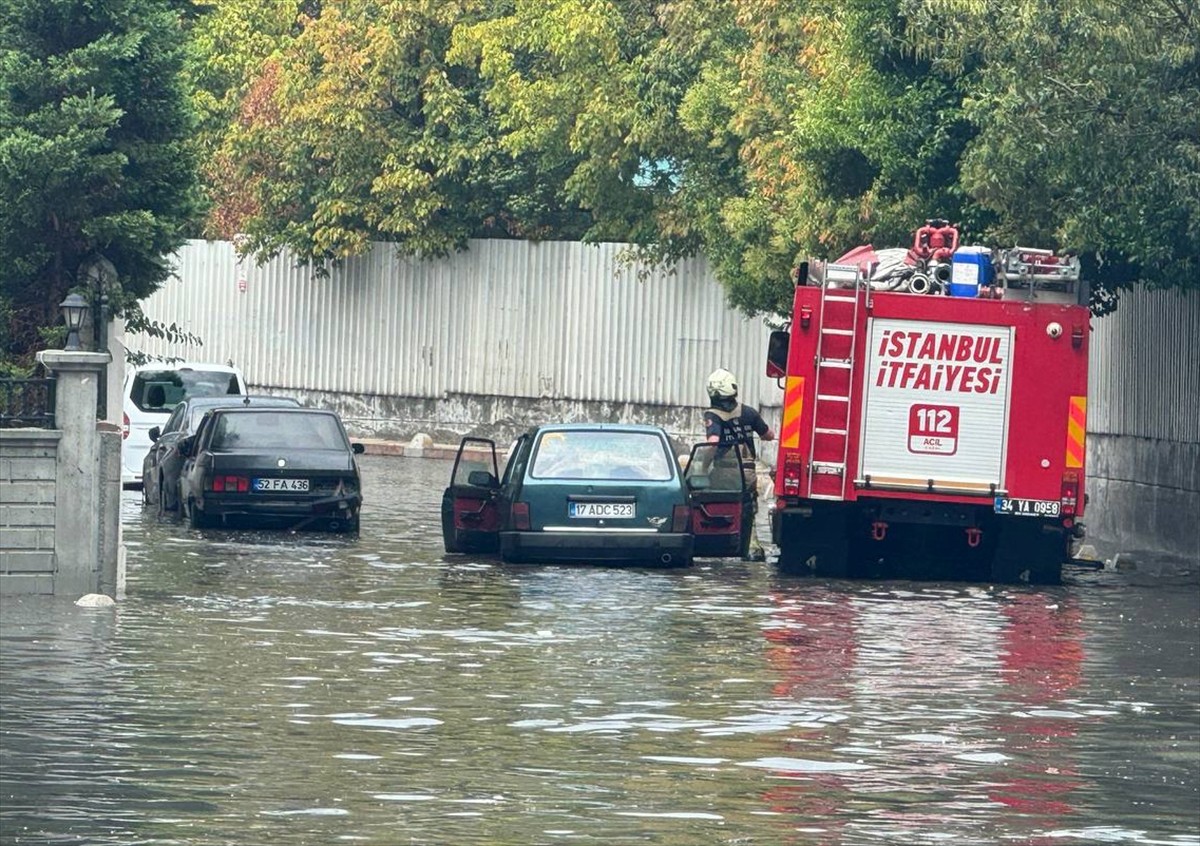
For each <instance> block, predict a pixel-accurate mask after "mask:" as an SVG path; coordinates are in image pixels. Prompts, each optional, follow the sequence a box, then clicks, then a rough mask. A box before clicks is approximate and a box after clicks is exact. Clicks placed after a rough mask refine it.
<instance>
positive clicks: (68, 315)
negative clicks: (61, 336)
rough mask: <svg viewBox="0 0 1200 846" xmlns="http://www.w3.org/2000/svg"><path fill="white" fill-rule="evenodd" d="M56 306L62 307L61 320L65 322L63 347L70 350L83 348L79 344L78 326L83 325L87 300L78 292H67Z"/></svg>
mask: <svg viewBox="0 0 1200 846" xmlns="http://www.w3.org/2000/svg"><path fill="white" fill-rule="evenodd" d="M58 307H59V308H61V309H62V313H63V322H64V323H66V324H67V342H66V344H64V345H63V349H64V350H68V351H72V352H75V351H78V350H81V349H83V347H81V346H80V345H79V328H80V327H81V326H83V317H84V315H85V314H86V313H87V310H88V307H89V306H88V304H87V300H85V299H84V298H83V297H81V296H79V295H78V294H68V295H67V298H66V299H65V300H63V301H62V302H61V303H59V304H58Z"/></svg>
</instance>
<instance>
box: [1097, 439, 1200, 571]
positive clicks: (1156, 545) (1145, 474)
mask: <svg viewBox="0 0 1200 846" xmlns="http://www.w3.org/2000/svg"><path fill="white" fill-rule="evenodd" d="M1088 461H1089V463H1090V472H1091V478H1090V484H1089V488H1090V497H1091V504H1092V505H1091V507H1089V510H1088V514H1087V526H1088V536H1089V537H1090V538H1091V539H1092V540H1093V541H1095V542H1096V543H1097V544H1099V545H1101V546H1102V547H1105V548H1106V549H1105V551H1106V552H1108V553H1109V554H1110V555H1111V554H1114V553H1116V552H1126V553H1130V552H1134V553H1142V554H1143V556H1142V557H1146V555H1145V554H1148V555H1149V556H1150V557H1163V556H1165V557H1177V558H1180V559H1182V560H1183V561H1184V562H1186V561H1191V562H1193V563H1195V564H1196V565H1197V566H1200V444H1194V443H1182V442H1179V441H1167V440H1157V439H1151V438H1136V437H1132V436H1127V435H1104V434H1093V435H1092V436H1091V438H1090V442H1089V444H1088Z"/></svg>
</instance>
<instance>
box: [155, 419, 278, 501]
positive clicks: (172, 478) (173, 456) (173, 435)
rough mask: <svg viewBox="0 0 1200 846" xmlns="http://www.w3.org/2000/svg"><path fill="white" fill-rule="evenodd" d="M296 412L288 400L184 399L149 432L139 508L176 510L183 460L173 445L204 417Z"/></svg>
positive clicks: (193, 429) (190, 431) (192, 432)
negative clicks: (217, 412)
mask: <svg viewBox="0 0 1200 846" xmlns="http://www.w3.org/2000/svg"><path fill="white" fill-rule="evenodd" d="M250 406H253V407H254V408H268V407H270V408H299V407H300V403H299V402H297V401H296V400H294V399H292V398H291V397H271V396H222V397H187V398H185V399H184V400H183V401H182V402H181V403H179V405H177V406H175V409H174V410H173V411H172V412H171V416H170V417H168V418H167V422H166V423H164V424H163V425H162V426H161V427H159V426H155V427H153V428H152V429H150V431H149V433H148V434H149V436H150V441H151V443H150V449H149V450H148V451H147V452H146V457H145V459H144V460H143V461H142V504H143V505H148V506H151V505H152V506H156V507H157V508H158V513H159V514H160V515H161V514H164V513H165V512H167V511H175V510H177V509H178V508H179V471H180V470H182V469H183V460H184V459H183V456H182V455H180V454H179V450H178V449H177V448H176V445H177V444H178V443H179V441H180V440H182V439H183V438H186V437H187V436H188V435H191V434H194V433H195V431H196V427H197V426H199V425H200V420H201V419H202V418H203V417H204V415H205V414H206V413H207V412H209V411H212V410H213V409H214V408H232V407H238V408H241V407H250Z"/></svg>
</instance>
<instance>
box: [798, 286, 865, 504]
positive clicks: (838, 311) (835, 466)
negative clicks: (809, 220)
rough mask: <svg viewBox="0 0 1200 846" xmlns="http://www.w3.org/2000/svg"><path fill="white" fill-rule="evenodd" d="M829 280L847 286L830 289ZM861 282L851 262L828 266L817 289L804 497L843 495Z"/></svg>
mask: <svg viewBox="0 0 1200 846" xmlns="http://www.w3.org/2000/svg"><path fill="white" fill-rule="evenodd" d="M831 284H840V285H846V286H848V287H837V288H834V287H830V285H831ZM864 284H866V283H864V280H863V279H862V278H861V277H860V274H859V272H858V268H857V267H855V266H853V265H829V266H828V267H827V268H826V269H825V284H824V285H823V286H822V287H821V306H820V313H819V315H818V322H817V326H818V327H819V331H820V338H819V340H818V342H817V356H816V359H817V360H816V368H815V369H816V384H815V385H814V391H815V394H816V401H815V403H814V404H813V415H812V432H811V433H810V434H811V438H810V440H809V443H810V444H811V450H812V455H811V458H810V461H809V472H808V492H807V496H808V498H810V499H833V500H841V499H845V498H846V462H847V458H848V456H849V453H850V392H851V388H852V386H853V383H854V379H853V376H854V353H855V346H856V344H855V339H856V337H857V329H858V311H859V307H860V304H861V303H862V297H863V286H864Z"/></svg>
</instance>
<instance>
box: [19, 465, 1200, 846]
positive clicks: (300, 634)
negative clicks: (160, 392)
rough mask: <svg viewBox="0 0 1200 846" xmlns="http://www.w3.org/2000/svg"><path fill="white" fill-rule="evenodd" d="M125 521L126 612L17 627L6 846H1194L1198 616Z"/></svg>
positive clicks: (399, 513)
mask: <svg viewBox="0 0 1200 846" xmlns="http://www.w3.org/2000/svg"><path fill="white" fill-rule="evenodd" d="M362 466H363V472H364V478H365V483H366V493H367V505H366V507H365V509H364V514H363V521H362V534H361V536H360V537H359V538H357V539H347V538H342V537H337V536H327V535H316V534H313V535H309V534H305V535H279V534H269V533H254V532H228V531H209V532H203V533H202V532H195V531H191V530H189V529H187V528H185V527H184V526H182V525H179V524H171V523H158V522H156V520H155V519H154V518H153V517H152V516H151V515H150V514H145V515H143V513H142V511H141V508H140V507H139V505H138V502H139V500H138V494H136V493H133V492H127V493H126V494H125V502H124V509H123V520H124V532H125V541H126V543H127V544H128V547H129V565H128V588H127V596H126V598H125V599H124V601H122V602H120V603H119V604H118V605H117V606H116V607H115V608H108V609H84V608H78V607H76V606H75V605H74V604H73V603H72V602H71V601H70V600H69V599H60V600H48V599H38V598H26V599H17V598H11V597H10V598H6V599H5V601H4V604H3V606H2V611H3V613H2V615H0V617H2V619H0V659H2V661H0V670H2V673H0V841H2V842H3V843H4V844H25V843H30V844H33V843H36V844H67V843H71V844H122V846H125V845H126V844H239V846H240V845H241V844H251V845H252V846H255V845H256V844H263V846H291V844H335V843H343V842H344V843H368V844H394V843H395V844H399V843H414V844H455V846H458V844H558V843H591V844H605V846H608V844H633V843H655V844H680V845H681V846H682V844H705V846H707V845H708V844H771V846H775V845H776V844H889V843H893V844H914V843H953V844H974V843H979V844H994V843H1013V844H1056V845H1057V844H1065V845H1066V846H1070V844H1083V843H1087V844H1091V843H1119V844H1123V843H1128V844H1135V843H1137V844H1141V843H1154V844H1180V845H1181V846H1182V844H1189V846H1194V844H1200V623H1198V620H1200V589H1198V588H1197V587H1196V586H1194V585H1193V586H1184V587H1180V586H1173V587H1159V588H1155V587H1146V586H1131V585H1127V584H1124V583H1122V582H1120V581H1118V580H1116V576H1115V575H1112V574H1088V573H1082V574H1077V575H1074V576H1072V577H1071V578H1069V580H1068V583H1067V584H1066V585H1064V586H1062V587H1054V588H1036V589H1035V588H1025V587H1013V586H990V585H986V584H951V583H945V584H918V583H906V582H837V581H820V580H816V579H811V578H810V579H804V578H791V577H781V576H779V575H777V574H776V573H775V571H774V568H773V567H772V565H770V564H747V563H742V562H740V561H705V560H702V561H698V562H697V564H696V566H695V567H693V568H691V569H690V570H671V571H655V570H645V569H620V568H601V567H595V568H593V567H558V566H529V565H526V566H506V565H503V564H501V563H499V562H498V561H497V560H492V559H487V558H471V557H462V556H455V557H450V558H446V557H444V556H443V554H442V549H441V536H440V529H439V526H438V506H439V500H440V492H441V488H442V486H443V484H444V480H445V477H446V475H447V474H448V471H449V465H448V464H447V463H444V462H440V461H434V460H419V459H401V458H385V457H375V456H367V457H365V458H364V459H363V460H362Z"/></svg>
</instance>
